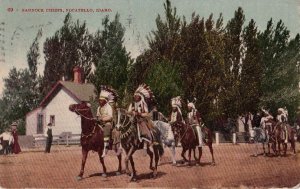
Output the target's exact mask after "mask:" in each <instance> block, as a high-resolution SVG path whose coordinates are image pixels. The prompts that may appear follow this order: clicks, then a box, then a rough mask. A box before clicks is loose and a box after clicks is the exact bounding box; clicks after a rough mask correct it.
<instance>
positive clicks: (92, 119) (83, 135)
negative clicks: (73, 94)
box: [74, 108, 96, 138]
mask: <svg viewBox="0 0 300 189" xmlns="http://www.w3.org/2000/svg"><path fill="white" fill-rule="evenodd" d="M79 110H90V109H89V108H85V109H77V108H75V110H74V112H76V113H77V114H78V115H79V116H81V117H84V118H85V119H87V120H90V121H94V120H95V118H89V117H86V116H85V115H83V114H81V113H80V112H79ZM95 130H96V125H95V124H94V129H93V131H92V132H91V133H90V134H87V135H85V134H83V133H81V138H84V137H86V138H88V137H90V136H93V134H95Z"/></svg>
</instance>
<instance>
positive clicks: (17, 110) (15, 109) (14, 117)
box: [2, 68, 36, 134]
mask: <svg viewBox="0 0 300 189" xmlns="http://www.w3.org/2000/svg"><path fill="white" fill-rule="evenodd" d="M32 84H33V80H32V78H31V73H30V71H29V70H28V69H24V70H17V69H16V68H13V69H11V70H10V72H9V74H8V77H7V78H5V79H4V87H5V89H4V91H3V98H2V105H4V106H5V109H4V110H2V111H3V112H2V113H3V117H4V123H3V124H4V126H8V125H9V124H11V123H12V122H13V121H19V122H22V123H23V125H19V126H20V127H19V128H21V129H20V132H21V134H25V125H24V120H25V115H26V113H28V112H29V111H31V110H32V105H33V104H35V101H36V99H34V98H33V96H34V95H35V93H36V91H33V90H32V88H31V86H32ZM22 120H23V121H22Z"/></svg>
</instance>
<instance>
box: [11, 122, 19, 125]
mask: <svg viewBox="0 0 300 189" xmlns="http://www.w3.org/2000/svg"><path fill="white" fill-rule="evenodd" d="M10 126H18V124H17V122H13V123H12V124H11V125H10Z"/></svg>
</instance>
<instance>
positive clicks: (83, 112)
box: [69, 102, 91, 117]
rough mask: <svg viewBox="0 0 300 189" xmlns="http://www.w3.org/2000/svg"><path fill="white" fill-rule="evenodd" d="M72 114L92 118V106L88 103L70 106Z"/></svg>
mask: <svg viewBox="0 0 300 189" xmlns="http://www.w3.org/2000/svg"><path fill="white" fill-rule="evenodd" d="M69 110H70V111H71V112H75V113H76V114H77V115H80V116H86V117H90V113H91V105H90V104H89V103H86V102H81V103H80V104H71V105H70V106H69Z"/></svg>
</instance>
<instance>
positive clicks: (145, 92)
mask: <svg viewBox="0 0 300 189" xmlns="http://www.w3.org/2000/svg"><path fill="white" fill-rule="evenodd" d="M134 95H139V96H142V97H144V98H145V99H152V98H154V95H153V93H152V91H151V89H150V87H149V86H148V85H146V84H145V83H143V84H141V85H140V86H139V87H138V88H137V89H136V90H135V92H134Z"/></svg>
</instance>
